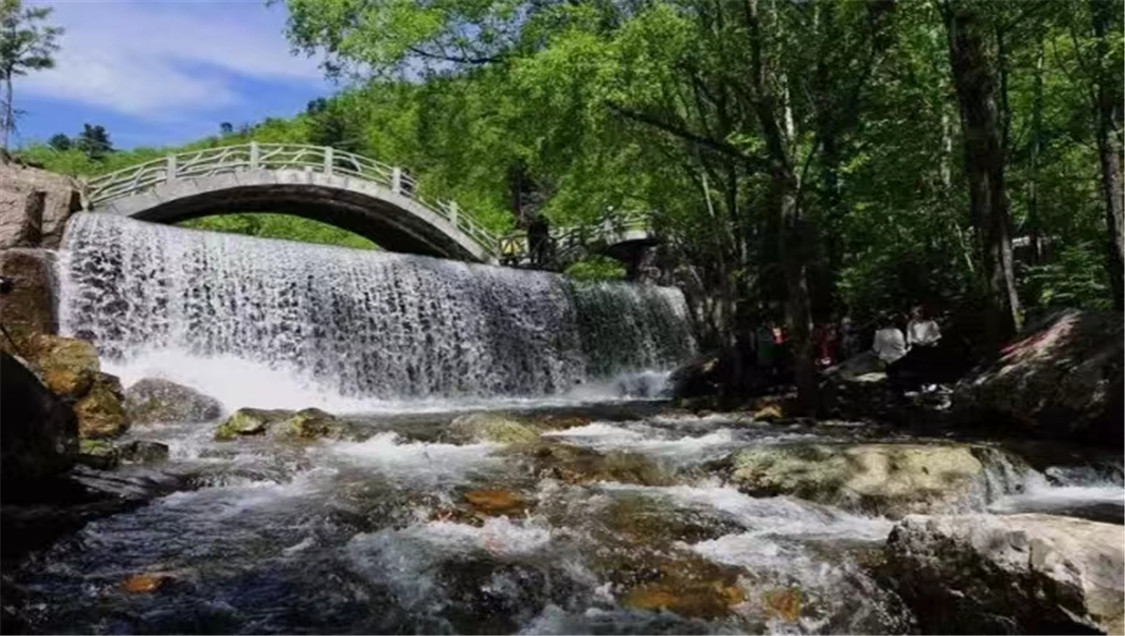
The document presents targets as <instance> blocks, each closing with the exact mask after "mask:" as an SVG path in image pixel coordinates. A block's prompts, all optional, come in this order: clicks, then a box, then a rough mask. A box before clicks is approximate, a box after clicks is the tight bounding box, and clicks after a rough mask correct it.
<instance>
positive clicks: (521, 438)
mask: <svg viewBox="0 0 1125 636" xmlns="http://www.w3.org/2000/svg"><path fill="white" fill-rule="evenodd" d="M449 432H450V433H451V434H453V435H454V436H457V437H460V438H464V439H467V440H471V441H474V442H495V443H497V444H529V443H533V442H536V441H539V432H538V431H536V430H535V429H533V428H532V427H530V426H528V425H527V424H524V423H522V422H519V421H516V420H514V419H511V418H508V417H505V416H503V415H499V414H496V413H470V414H469V415H462V416H460V417H458V418H457V419H455V420H453V422H451V423H450V425H449Z"/></svg>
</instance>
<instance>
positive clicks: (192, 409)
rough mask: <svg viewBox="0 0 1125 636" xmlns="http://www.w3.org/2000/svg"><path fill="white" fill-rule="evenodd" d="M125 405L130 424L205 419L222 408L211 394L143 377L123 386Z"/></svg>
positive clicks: (208, 419)
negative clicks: (130, 384) (127, 385)
mask: <svg viewBox="0 0 1125 636" xmlns="http://www.w3.org/2000/svg"><path fill="white" fill-rule="evenodd" d="M125 409H126V410H127V411H128V413H129V420H130V422H132V423H133V424H151V423H153V422H209V421H211V420H214V419H218V417H219V416H220V415H222V410H223V409H222V405H220V404H219V401H218V400H216V399H215V398H213V397H210V396H207V395H204V394H202V393H200V392H199V391H196V390H195V389H193V388H191V387H187V386H184V385H182V384H176V383H175V382H172V381H169V380H162V379H159V378H145V379H143V380H140V381H138V382H136V383H134V384H133V385H132V386H130V387H129V388H128V389H126V390H125Z"/></svg>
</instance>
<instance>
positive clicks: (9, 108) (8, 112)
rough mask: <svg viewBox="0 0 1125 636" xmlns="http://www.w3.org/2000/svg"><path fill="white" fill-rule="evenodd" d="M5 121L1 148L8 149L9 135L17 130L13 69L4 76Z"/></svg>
mask: <svg viewBox="0 0 1125 636" xmlns="http://www.w3.org/2000/svg"><path fill="white" fill-rule="evenodd" d="M4 89H5V90H4V93H5V95H4V97H5V99H4V121H3V126H0V148H3V149H4V150H7V149H8V135H10V134H11V132H12V131H13V130H15V128H16V120H15V116H16V111H15V107H14V105H13V101H14V100H13V99H12V69H7V70H6V71H5V75H4Z"/></svg>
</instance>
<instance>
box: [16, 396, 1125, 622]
mask: <svg viewBox="0 0 1125 636" xmlns="http://www.w3.org/2000/svg"><path fill="white" fill-rule="evenodd" d="M608 411H609V410H608V409H605V408H602V409H597V408H595V409H585V410H582V411H578V412H571V411H566V412H563V411H558V410H550V409H547V410H542V411H539V412H537V413H534V414H526V415H525V417H527V418H529V419H533V420H534V419H536V418H538V420H537V421H539V422H540V426H541V428H542V429H543V430H544V431H545V432H544V433H543V434H542V435H541V440H542V441H541V442H540V443H539V444H532V445H510V444H500V443H492V442H480V441H474V440H467V439H456V438H454V437H452V436H450V435H449V434H448V430H449V420H450V419H451V418H452V417H453V414H434V415H430V416H419V415H415V416H409V417H406V416H403V417H389V416H370V417H363V418H356V420H355V422H356V424H357V425H358V426H360V427H361V428H362V434H361V435H360V436H359V437H360V439H355V440H349V441H320V442H315V443H307V444H285V443H280V442H273V441H269V440H267V439H264V438H247V439H243V440H239V441H234V442H216V441H213V440H212V432H213V430H214V424H202V425H199V424H196V425H175V426H172V425H154V426H149V427H135V428H134V430H133V431H131V432H130V434H129V435H130V437H134V438H138V439H149V440H157V441H162V442H165V443H167V444H169V445H170V447H171V457H170V459H169V460H168V461H167V462H165V463H163V464H158V465H156V466H154V467H151V468H141V467H125V468H122V469H119V470H120V471H121V472H123V473H125V474H129V473H130V472H135V473H137V474H144V473H146V472H147V473H160V474H161V475H163V476H164V477H166V478H171V479H174V480H176V481H177V483H178V486H177V491H176V492H173V493H171V494H167V495H165V496H163V497H160V498H157V499H155V500H153V501H151V502H149V503H148V504H146V505H144V506H142V507H140V508H137V509H135V510H132V511H128V512H123V513H119V514H116V515H113V516H110V517H106V518H103V519H100V520H97V521H94V522H91V523H89V524H88V525H87V526H86V527H85V528H84V529H82V530H81V531H80V532H78V533H77V534H75V535H74V536H72V537H70V538H68V539H64V540H62V541H60V542H58V543H57V544H55V545H54V546H53V547H51V548H50V549H49V550H47V551H45V552H43V553H40V554H38V555H36V556H35V557H34V558H32V559H30V560H29V561H28V562H27V563H25V564H24V565H23V566H22V568H21V569H20V570H19V571H17V572H14V573H11V576H12V579H11V580H12V581H14V583H15V584H16V586H17V587H18V589H19V590H20V592H21V601H20V603H21V607H22V609H23V615H24V616H25V617H26V618H27V620H28V621H29V627H30V628H31V629H32V630H33V631H37V632H43V633H59V632H92V633H137V632H144V633H159V632H164V633H168V632H171V633H419V632H421V633H907V632H910V631H911V630H912V629H913V628H914V627H913V626H914V617H913V616H912V615H911V614H910V612H909V611H908V610H906V609H905V608H904V606H903V605H902V603H901V602H900V601H899V599H898V598H897V597H896V596H895V594H894V593H892V592H891V591H890V589H889V587H888V586H887V585H886V584H885V583H884V582H883V581H882V580H881V579H880V575H879V562H880V554H881V549H882V544H883V542H884V541H885V539H886V537H887V534H888V533H889V532H890V529H891V527H892V522H891V521H890V520H888V519H886V518H883V517H880V516H870V515H865V514H861V513H857V512H848V511H845V510H841V509H838V508H834V507H831V506H825V505H819V504H815V503H812V502H809V501H805V500H802V499H798V498H795V497H789V496H772V497H770V496H759V497H755V496H750V495H747V494H744V493H742V492H740V491H739V490H737V489H736V488H734V487H733V486H732V485H730V484H727V483H725V482H724V480H723V478H722V474H723V473H722V471H721V470H720V469H718V468H717V467H716V466H717V460H719V459H721V458H722V457H723V456H725V455H727V454H729V453H730V451H731V450H733V449H737V448H742V447H746V446H763V447H768V446H771V445H775V444H790V443H795V442H806V441H810V440H811V441H822V442H832V441H856V440H857V439H859V438H864V439H867V438H871V439H875V438H878V439H891V438H894V436H892V435H889V434H887V433H886V432H884V431H878V430H867V431H856V430H850V429H846V428H836V429H832V428H830V427H813V426H797V425H794V426H781V425H771V424H766V423H762V422H754V421H752V420H750V419H748V418H746V417H745V416H741V417H740V416H722V415H714V416H708V417H696V416H692V415H687V414H680V413H675V414H660V413H658V412H654V409H653V408H652V407H651V406H645V405H643V404H641V405H637V410H636V411H634V412H630V411H629V410H628V408H627V407H626V408H618V409H616V410H614V411H613V412H612V413H611V414H609V415H608V416H607V413H608ZM857 436H858V437H857ZM545 449H546V450H545ZM609 459H612V460H613V461H614V462H616V463H613V464H612V465H611V464H610V463H608V462H609ZM607 466H608V467H609V468H607ZM642 468H643V469H642ZM990 468H991V469H993V470H999V471H1003V470H1006V469H1005V468H1004V467H1001V466H994V467H990ZM1109 470H1110V472H1112V470H1113V468H1110V469H1109ZM1084 471H1085V472H1084ZM1064 475H1065V477H1066V480H1069V481H1065V480H1061V478H1062V476H1064ZM613 476H615V477H616V479H613V478H609V477H613ZM1099 479H1119V477H1114V476H1113V475H1109V476H1107V475H1106V470H1105V469H1104V467H1086V468H1076V467H1073V466H1069V467H1068V466H1056V467H1052V468H1050V469H1048V470H1045V471H1031V472H1028V473H1026V474H1025V475H1024V477H1023V480H1024V485H1020V486H1018V487H1015V486H1010V487H1009V490H1010V492H1006V493H1001V492H997V493H994V494H995V496H994V497H993V500H992V501H990V502H984V505H987V506H991V507H992V508H993V509H994V511H995V512H997V513H1002V512H1003V510H1004V509H1005V507H1007V506H1012V505H1013V504H1012V501H1014V500H1013V499H1012V497H1018V496H1027V497H1028V498H1029V499H1028V500H1031V499H1034V498H1035V497H1038V496H1040V495H1042V494H1043V493H1054V494H1056V495H1059V496H1063V497H1071V496H1073V495H1074V494H1075V492H1076V491H1075V490H1074V489H1075V488H1083V487H1085V488H1089V487H1097V482H1096V481H1091V480H1099ZM1064 481H1065V483H1064ZM1079 484H1087V485H1086V486H1080V485H1079ZM1025 486H1026V487H1025ZM1035 489H1039V490H1035ZM1052 489H1054V490H1052ZM1017 491H1023V493H1022V495H1021V493H1020V492H1017ZM1121 492H1122V490H1121V485H1120V482H1118V483H1117V498H1116V499H1114V500H1113V503H1114V504H1115V505H1116V506H1117V507H1118V513H1119V514H1118V520H1117V523H1120V509H1121V505H1122V501H1121ZM1072 503H1074V502H1073V501H1072ZM1021 505H1023V506H1024V507H1026V505H1029V504H1027V501H1024V503H1023V504H1021ZM137 577H141V579H140V580H142V581H145V582H151V584H152V585H153V586H155V588H154V589H152V590H146V591H144V592H138V591H136V589H133V588H131V583H130V582H131V581H132V582H135V581H137V580H138V578H137Z"/></svg>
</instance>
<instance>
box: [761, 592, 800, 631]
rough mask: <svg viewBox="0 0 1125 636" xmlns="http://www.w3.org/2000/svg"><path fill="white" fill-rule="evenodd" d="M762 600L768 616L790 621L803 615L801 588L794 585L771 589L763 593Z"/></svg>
mask: <svg viewBox="0 0 1125 636" xmlns="http://www.w3.org/2000/svg"><path fill="white" fill-rule="evenodd" d="M762 601H763V605H764V606H765V612H766V615H767V616H771V617H776V618H780V619H781V620H783V621H786V622H788V623H792V622H795V621H796V620H797V619H798V618H800V617H801V590H798V589H796V588H792V587H785V588H781V589H776V590H770V591H768V592H766V593H765V594H763V595H762Z"/></svg>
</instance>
